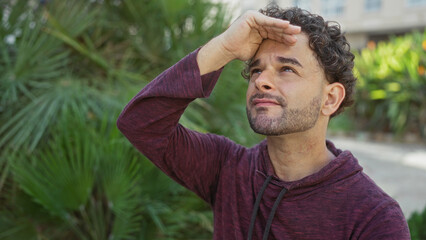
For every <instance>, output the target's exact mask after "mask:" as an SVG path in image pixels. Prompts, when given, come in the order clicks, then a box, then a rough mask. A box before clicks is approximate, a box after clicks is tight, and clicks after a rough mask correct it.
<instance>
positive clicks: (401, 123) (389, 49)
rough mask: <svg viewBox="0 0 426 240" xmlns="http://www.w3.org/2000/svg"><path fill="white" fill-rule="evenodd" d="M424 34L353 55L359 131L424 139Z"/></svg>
mask: <svg viewBox="0 0 426 240" xmlns="http://www.w3.org/2000/svg"><path fill="white" fill-rule="evenodd" d="M425 66H426V32H424V33H419V32H415V33H413V34H409V35H405V36H402V37H393V38H392V39H391V40H390V41H389V42H379V43H378V44H377V46H376V45H375V44H370V45H369V47H368V48H366V49H364V50H362V51H361V52H359V53H356V58H355V73H356V74H357V75H358V79H359V81H358V85H357V99H356V104H355V106H354V108H353V114H354V117H355V118H356V119H357V122H358V123H359V125H358V127H359V128H360V129H364V130H375V131H377V130H378V131H388V132H393V133H396V134H397V135H401V134H404V133H409V132H411V133H416V134H417V133H418V134H419V135H420V136H421V137H423V138H426V73H425Z"/></svg>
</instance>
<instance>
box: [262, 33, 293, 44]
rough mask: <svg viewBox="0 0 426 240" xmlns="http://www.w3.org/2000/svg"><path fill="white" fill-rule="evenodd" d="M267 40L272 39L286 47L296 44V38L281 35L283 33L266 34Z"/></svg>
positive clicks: (289, 35)
mask: <svg viewBox="0 0 426 240" xmlns="http://www.w3.org/2000/svg"><path fill="white" fill-rule="evenodd" d="M267 38H269V39H272V40H274V41H277V42H281V43H284V44H286V45H294V44H296V42H297V36H295V35H291V34H283V33H271V32H268V37H267Z"/></svg>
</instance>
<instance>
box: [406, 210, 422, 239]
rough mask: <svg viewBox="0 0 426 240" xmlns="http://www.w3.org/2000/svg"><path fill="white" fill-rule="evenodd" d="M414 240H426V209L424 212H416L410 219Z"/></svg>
mask: <svg viewBox="0 0 426 240" xmlns="http://www.w3.org/2000/svg"><path fill="white" fill-rule="evenodd" d="M408 227H409V228H410V234H411V239H412V240H426V207H425V209H424V210H423V212H421V213H418V212H415V213H413V215H411V217H410V219H408Z"/></svg>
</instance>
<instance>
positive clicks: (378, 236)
mask: <svg viewBox="0 0 426 240" xmlns="http://www.w3.org/2000/svg"><path fill="white" fill-rule="evenodd" d="M368 220H369V221H368ZM367 221H368V222H367V223H366V225H365V227H364V229H363V231H362V232H361V234H360V237H359V238H358V239H360V240H373V239H374V240H385V239H386V240H410V239H411V238H410V231H409V229H408V225H407V221H406V220H405V217H404V215H403V213H402V211H401V208H400V207H399V205H398V203H396V202H395V201H390V202H387V203H383V204H382V205H381V206H380V207H378V209H377V211H375V214H374V215H373V216H372V217H371V218H369V217H367Z"/></svg>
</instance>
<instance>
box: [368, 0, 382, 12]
mask: <svg viewBox="0 0 426 240" xmlns="http://www.w3.org/2000/svg"><path fill="white" fill-rule="evenodd" d="M381 7H382V1H381V0H365V2H364V9H365V11H366V12H376V11H379V10H380V8H381Z"/></svg>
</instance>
